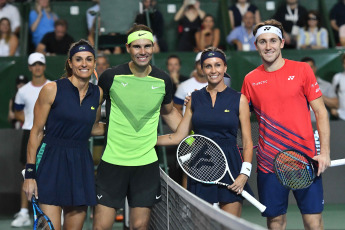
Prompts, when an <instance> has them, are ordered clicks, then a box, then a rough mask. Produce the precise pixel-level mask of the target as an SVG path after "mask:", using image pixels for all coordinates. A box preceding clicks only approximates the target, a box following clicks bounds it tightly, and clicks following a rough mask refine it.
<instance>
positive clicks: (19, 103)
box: [11, 53, 49, 227]
mask: <svg viewBox="0 0 345 230" xmlns="http://www.w3.org/2000/svg"><path fill="white" fill-rule="evenodd" d="M28 64H29V70H30V72H31V73H32V80H31V81H30V82H28V83H27V84H25V85H24V86H23V87H21V88H20V89H19V90H18V92H17V94H16V98H15V101H14V110H15V111H14V113H15V118H16V119H17V120H19V121H20V122H23V123H24V124H23V127H22V129H23V136H22V144H21V153H20V162H21V164H22V166H23V168H25V164H26V150H27V145H28V140H29V136H30V130H31V128H32V124H33V120H34V106H35V103H36V100H37V98H38V95H39V93H40V91H41V89H42V87H43V86H44V85H45V84H46V83H48V82H49V80H47V79H46V78H45V75H44V71H45V69H46V59H45V57H44V55H43V54H41V53H32V54H30V56H29V58H28ZM30 225H31V220H30V217H29V210H28V201H27V198H26V195H25V193H24V192H23V191H22V192H21V209H20V211H19V212H18V213H17V214H16V215H15V219H14V220H13V221H12V223H11V226H12V227H24V226H30Z"/></svg>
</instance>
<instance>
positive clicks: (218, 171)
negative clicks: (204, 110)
mask: <svg viewBox="0 0 345 230" xmlns="http://www.w3.org/2000/svg"><path fill="white" fill-rule="evenodd" d="M176 155H177V161H178V163H179V165H180V166H181V168H182V170H183V171H184V172H185V173H186V174H187V175H188V176H189V177H190V178H192V179H194V180H196V181H199V182H202V183H206V184H217V185H220V186H225V187H228V186H229V185H228V184H226V183H222V182H220V180H221V179H222V178H223V177H224V176H225V174H226V173H227V172H228V174H229V176H230V178H231V180H232V181H235V180H234V178H233V176H232V174H231V172H230V169H229V166H228V162H227V160H226V157H225V155H224V152H223V150H222V149H221V148H220V147H219V146H218V145H217V144H216V143H215V142H214V141H213V140H211V139H209V138H207V137H204V136H202V135H197V134H194V135H190V136H188V137H186V138H184V139H183V140H182V141H181V143H180V144H179V146H178V148H177V152H176ZM241 195H242V196H243V197H244V198H245V199H246V200H248V201H249V202H250V203H251V204H253V205H254V206H255V207H256V208H258V209H259V210H260V212H264V211H265V209H266V207H265V206H264V205H263V204H261V203H260V202H259V201H258V200H256V199H255V198H254V197H253V196H251V195H250V194H249V193H248V192H247V191H242V193H241Z"/></svg>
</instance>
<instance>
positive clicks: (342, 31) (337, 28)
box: [330, 0, 345, 46]
mask: <svg viewBox="0 0 345 230" xmlns="http://www.w3.org/2000/svg"><path fill="white" fill-rule="evenodd" d="M344 12H345V0H339V2H338V3H337V4H335V5H334V6H333V8H332V9H331V12H330V18H331V26H332V28H333V31H334V34H335V37H336V41H337V43H338V42H339V41H340V45H341V46H345V14H344Z"/></svg>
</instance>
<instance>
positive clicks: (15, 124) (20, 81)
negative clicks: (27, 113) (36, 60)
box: [7, 75, 28, 129]
mask: <svg viewBox="0 0 345 230" xmlns="http://www.w3.org/2000/svg"><path fill="white" fill-rule="evenodd" d="M26 83H28V78H27V77H26V76H24V75H19V76H18V77H17V78H16V92H15V94H14V96H13V97H12V98H11V99H10V101H9V103H8V116H7V119H8V121H9V122H10V123H11V126H12V128H13V129H21V128H22V125H23V122H21V121H19V120H17V119H16V116H15V114H14V99H15V97H16V94H17V92H18V89H19V88H21V87H22V86H24V85H25V84H26Z"/></svg>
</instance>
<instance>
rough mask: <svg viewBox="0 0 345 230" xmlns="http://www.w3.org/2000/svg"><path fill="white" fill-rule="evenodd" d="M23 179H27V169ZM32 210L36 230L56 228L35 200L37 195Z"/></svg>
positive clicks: (23, 172)
mask: <svg viewBox="0 0 345 230" xmlns="http://www.w3.org/2000/svg"><path fill="white" fill-rule="evenodd" d="M22 174H23V177H24V178H25V169H23V171H22ZM31 204H32V209H33V212H34V228H33V229H34V230H54V226H53V224H52V222H51V220H50V219H49V217H48V216H47V215H46V214H44V212H43V211H42V210H41V208H40V206H39V205H38V201H37V199H36V198H35V194H32V197H31Z"/></svg>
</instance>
